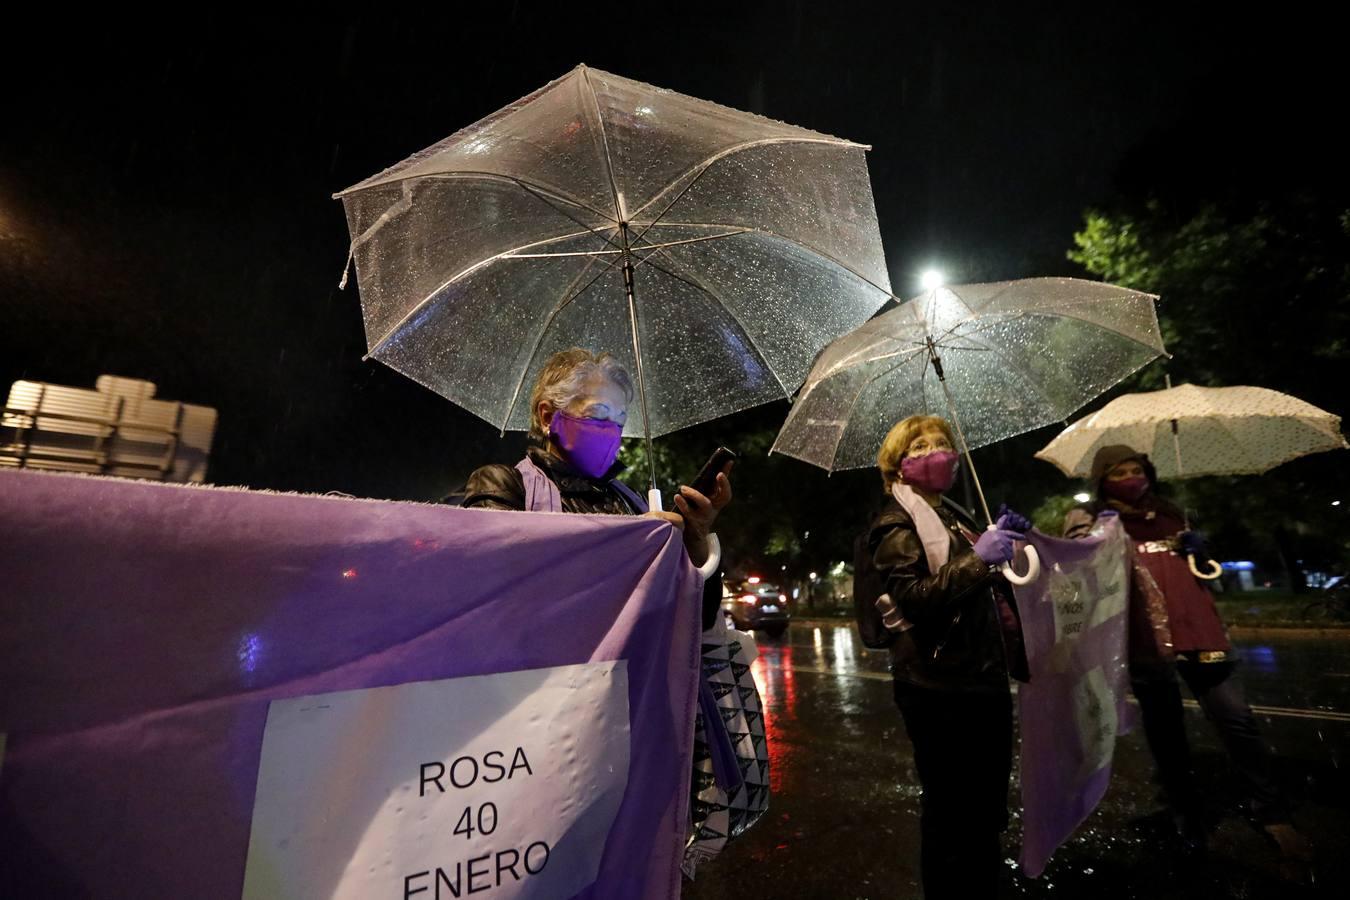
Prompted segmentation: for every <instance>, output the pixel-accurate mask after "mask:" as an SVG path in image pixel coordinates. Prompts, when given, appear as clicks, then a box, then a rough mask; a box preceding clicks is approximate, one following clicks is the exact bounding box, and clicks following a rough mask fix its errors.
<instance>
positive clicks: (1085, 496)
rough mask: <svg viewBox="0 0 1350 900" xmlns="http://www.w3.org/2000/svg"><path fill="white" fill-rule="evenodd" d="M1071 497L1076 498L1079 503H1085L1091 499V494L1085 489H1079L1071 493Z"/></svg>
mask: <svg viewBox="0 0 1350 900" xmlns="http://www.w3.org/2000/svg"><path fill="white" fill-rule="evenodd" d="M1073 499H1075V500H1077V501H1078V502H1079V503H1086V502H1088V501H1089V500H1091V499H1092V495H1091V494H1089V493H1088V492H1087V491H1079V492H1078V493H1076V494H1074V495H1073Z"/></svg>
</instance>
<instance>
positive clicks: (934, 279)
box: [919, 269, 947, 291]
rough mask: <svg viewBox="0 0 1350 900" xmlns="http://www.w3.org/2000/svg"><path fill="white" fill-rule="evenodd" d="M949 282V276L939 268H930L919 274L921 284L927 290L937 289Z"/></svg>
mask: <svg viewBox="0 0 1350 900" xmlns="http://www.w3.org/2000/svg"><path fill="white" fill-rule="evenodd" d="M946 283H947V276H946V275H943V274H942V273H941V272H939V271H938V270H937V269H928V270H927V271H925V272H924V273H923V274H922V275H920V276H919V284H920V285H922V286H923V289H924V290H925V291H935V290H937V289H938V288H940V287H942V286H943V285H944V284H946Z"/></svg>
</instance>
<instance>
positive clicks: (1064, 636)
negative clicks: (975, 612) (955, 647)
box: [1015, 522, 1133, 878]
mask: <svg viewBox="0 0 1350 900" xmlns="http://www.w3.org/2000/svg"><path fill="white" fill-rule="evenodd" d="M1028 536H1029V538H1030V543H1031V544H1032V545H1033V546H1035V548H1036V551H1037V552H1038V553H1039V554H1040V557H1041V575H1040V577H1039V578H1038V579H1037V580H1036V581H1034V582H1032V583H1031V584H1029V585H1026V586H1024V587H1018V588H1016V589H1015V590H1016V593H1017V606H1018V610H1019V611H1020V612H1021V615H1022V628H1023V634H1024V636H1025V639H1026V650H1027V662H1028V663H1029V665H1030V670H1031V682H1030V683H1029V684H1023V685H1020V686H1019V687H1018V693H1017V699H1018V704H1017V709H1018V722H1019V723H1020V729H1021V738H1022V747H1021V782H1022V828H1023V842H1022V857H1021V861H1020V862H1021V866H1022V870H1023V872H1024V873H1025V874H1026V875H1028V876H1030V877H1032V878H1036V877H1038V876H1039V875H1040V874H1041V872H1043V871H1044V870H1045V864H1046V863H1047V862H1049V860H1050V857H1051V855H1052V854H1054V852H1055V850H1056V848H1058V847H1059V845H1060V844H1062V843H1063V842H1064V841H1065V840H1067V839H1068V838H1069V836H1070V835H1072V834H1073V832H1074V829H1076V828H1077V827H1078V826H1079V825H1081V824H1082V823H1083V822H1084V821H1085V820H1086V819H1087V817H1088V816H1089V815H1091V814H1092V811H1093V810H1094V809H1096V807H1097V803H1098V802H1100V800H1101V799H1102V795H1103V794H1105V793H1106V788H1107V785H1108V784H1109V783H1110V780H1111V759H1112V754H1113V753H1114V750H1115V742H1116V736H1117V735H1119V734H1123V733H1125V732H1126V731H1129V730H1130V728H1131V727H1132V725H1133V718H1132V711H1131V709H1130V708H1129V707H1128V706H1127V704H1126V692H1127V691H1128V689H1129V675H1128V669H1127V660H1126V621H1127V607H1128V603H1129V587H1130V586H1129V578H1128V575H1127V573H1128V568H1127V555H1126V554H1127V545H1126V538H1125V535H1124V532H1123V531H1122V529H1121V528H1120V525H1119V523H1118V522H1111V523H1110V524H1108V525H1107V526H1106V527H1105V529H1104V530H1102V531H1100V532H1094V533H1093V536H1092V537H1091V538H1088V539H1084V540H1077V541H1068V540H1061V539H1058V538H1051V537H1046V536H1045V535H1043V534H1041V533H1039V532H1036V531H1033V532H1031V533H1030V534H1029V535H1028Z"/></svg>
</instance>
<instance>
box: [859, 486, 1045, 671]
mask: <svg viewBox="0 0 1350 900" xmlns="http://www.w3.org/2000/svg"><path fill="white" fill-rule="evenodd" d="M937 514H938V518H940V519H941V520H942V522H943V524H945V525H946V526H947V531H948V533H949V536H950V538H951V545H950V546H951V550H950V555H949V557H948V559H947V563H946V564H945V565H944V566H942V568H940V569H939V570H938V571H937V572H930V571H929V569H928V560H927V558H926V556H925V555H924V551H923V544H922V542H920V540H919V533H918V530H917V529H916V528H915V526H914V522H913V520H912V519H911V518H910V516H909V513H907V512H905V510H904V508H903V507H901V506H900V504H899V503H897V502H895V500H894V498H891V497H887V498H886V503H885V505H884V506H883V507H882V509H881V512H880V513H878V514H877V517H876V518H875V519H873V520H872V528H871V531H870V533H869V536H868V544H869V546H870V547H871V549H872V560H873V564H874V565H875V566H876V569H877V572H878V573H879V574H880V575H881V578H882V581H883V583H884V584H885V586H886V592H887V593H888V594H890V595H891V599H892V600H893V601H894V602H895V604H896V606H898V607H899V609H900V613H901V615H903V616H904V617H905V619H907V620H908V621H909V622H910V623H911V624H912V625H913V627H912V628H910V629H909V630H907V631H904V632H902V633H901V634H900V635H899V638H898V639H897V640H896V641H895V643H893V644H892V645H891V648H890V649H891V673H892V674H893V675H894V676H895V678H896V679H898V680H900V681H906V682H909V683H911V684H916V685H918V686H920V687H927V688H934V689H938V690H953V691H999V690H1001V691H1006V690H1007V689H1008V675H1009V674H1010V673H1011V674H1012V676H1013V677H1014V678H1017V679H1018V680H1019V681H1026V680H1027V677H1028V676H1027V663H1026V653H1025V650H1024V648H1023V645H1022V623H1021V618H1020V617H1019V616H1018V614H1017V606H1016V603H1015V601H1014V599H1013V595H1012V590H1011V589H1010V587H1009V586H1008V583H1007V581H1005V580H1004V579H1003V576H1001V575H1000V574H998V570H997V569H994V568H992V567H990V566H989V565H988V564H987V563H985V562H984V560H982V559H980V557H979V556H977V555H976V554H975V550H974V548H973V547H972V546H971V543H970V541H969V540H967V539H966V537H965V536H964V535H963V534H962V533H961V528H960V526H961V525H964V526H965V527H966V528H967V529H969V530H970V531H975V530H976V529H975V526H974V524H973V523H971V522H970V520H969V518H968V517H967V516H964V515H963V514H962V513H958V512H957V510H956V508H955V506H954V504H950V505H949V504H947V503H945V502H944V504H943V505H942V506H940V507H938V509H937Z"/></svg>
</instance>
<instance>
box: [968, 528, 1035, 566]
mask: <svg viewBox="0 0 1350 900" xmlns="http://www.w3.org/2000/svg"><path fill="white" fill-rule="evenodd" d="M1000 521H1002V520H1000ZM1024 540H1026V535H1023V534H1020V533H1019V532H1016V531H1009V530H1007V529H1006V528H995V529H994V530H993V531H986V532H985V533H984V534H982V535H980V538H979V540H977V541H976V542H975V555H976V556H978V557H979V558H980V559H982V560H984V561H985V562H986V563H988V564H989V565H991V566H1000V565H1002V564H1003V563H1006V562H1012V558H1013V541H1024Z"/></svg>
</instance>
